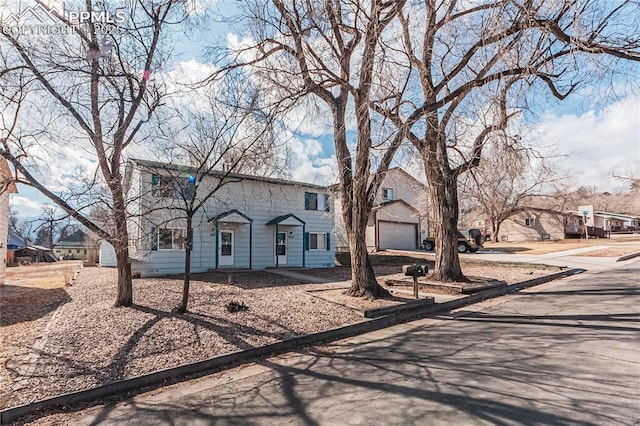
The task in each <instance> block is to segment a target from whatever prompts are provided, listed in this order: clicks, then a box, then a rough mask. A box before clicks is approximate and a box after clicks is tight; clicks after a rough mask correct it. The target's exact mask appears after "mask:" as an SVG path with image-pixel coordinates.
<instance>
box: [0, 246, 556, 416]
mask: <svg viewBox="0 0 640 426" xmlns="http://www.w3.org/2000/svg"><path fill="white" fill-rule="evenodd" d="M392 260H393V259H392V258H390V257H388V256H385V257H384V258H382V263H389V262H391V261H392ZM402 263H405V262H404V258H402V257H399V258H397V259H396V264H394V265H389V264H385V265H381V266H376V267H375V272H376V275H377V277H378V279H379V281H380V282H384V279H385V278H386V277H389V276H397V274H399V273H400V272H401V264H402ZM478 268H484V269H478ZM465 271H466V272H468V273H469V274H470V275H475V276H482V275H486V276H491V277H492V278H496V279H503V280H506V281H508V282H515V281H519V280H523V279H529V278H531V274H534V273H535V274H538V272H535V271H529V270H527V269H526V268H506V267H504V268H501V267H495V266H484V267H477V268H476V269H473V268H470V267H469V268H467V269H466V270H465ZM302 272H304V273H305V274H306V273H307V272H309V273H313V274H314V275H316V276H321V277H323V278H326V279H327V280H330V281H343V278H345V277H346V279H348V278H349V277H350V269H349V268H348V267H341V268H328V269H323V270H304V271H302ZM550 272H555V271H549V270H547V271H544V272H543V271H540V272H539V273H550ZM309 281H311V280H309ZM115 282H116V273H115V270H113V269H111V268H98V267H85V268H83V269H82V271H81V272H80V274H79V275H78V279H77V281H76V282H75V283H74V285H73V286H71V287H67V288H64V287H56V288H53V289H50V290H56V291H57V292H59V293H58V294H59V296H60V297H59V298H58V299H56V298H51V299H48V300H49V302H48V303H46V304H44V306H46V309H44V308H43V309H42V310H36V313H35V314H32V315H31V316H29V317H28V318H30V319H27V320H24V321H22V319H21V318H22V317H19V316H17V315H18V313H17V311H18V310H19V309H21V310H23V311H24V312H29V311H32V310H33V308H34V305H33V304H32V303H31V302H33V301H34V299H33V298H24V299H22V300H18V299H14V301H15V305H16V306H14V308H13V309H14V311H13V312H14V315H16V316H15V317H14V316H13V315H7V322H10V321H13V322H14V324H12V325H7V326H3V328H2V333H3V339H6V341H7V342H10V345H5V344H4V343H3V349H2V350H3V368H2V370H1V371H0V374H1V375H2V380H3V383H2V388H3V391H2V392H3V393H2V399H1V400H0V406H1V407H7V406H14V405H17V404H23V403H27V402H30V401H34V400H39V399H42V398H44V397H47V396H52V395H56V394H60V393H64V392H70V391H74V390H80V389H86V388H88V387H93V386H97V385H100V384H104V383H109V382H112V381H114V380H120V379H123V378H128V377H133V376H137V375H140V374H145V373H149V372H151V371H156V370H160V369H164V368H170V367H175V366H177V365H180V364H184V363H188V362H195V361H199V360H202V359H205V358H209V357H212V356H215V355H222V354H225V353H229V352H232V351H236V350H241V349H246V348H250V347H256V346H261V345H264V344H266V343H272V342H275V341H279V340H282V339H286V338H291V337H294V336H300V335H304V334H308V333H313V332H318V331H323V330H326V329H329V328H334V327H339V326H343V325H347V324H351V323H354V322H356V321H360V320H362V312H361V310H364V309H370V308H372V307H380V306H387V305H390V304H391V305H392V304H396V303H398V299H400V298H402V297H398V296H395V297H394V298H392V299H390V300H380V299H378V300H376V301H368V302H367V301H365V300H364V299H362V300H359V302H362V303H358V306H357V307H356V308H358V309H353V308H350V307H345V305H344V304H341V303H339V302H336V301H334V302H332V301H327V300H321V299H319V298H317V297H314V296H312V295H310V294H309V293H308V292H307V291H308V290H312V289H318V288H319V287H320V286H327V285H328V284H315V283H310V282H305V280H301V279H297V278H295V279H294V278H288V277H283V276H280V275H276V274H272V273H268V272H262V271H250V272H236V273H225V272H210V273H205V274H194V276H193V277H192V282H191V291H190V302H189V312H188V313H187V314H184V315H183V314H178V313H176V312H175V311H174V308H175V307H176V305H177V304H178V302H179V301H180V299H181V291H182V279H181V277H180V276H174V277H159V278H143V279H136V280H134V282H133V286H134V289H133V291H134V303H135V305H133V306H132V307H130V308H114V307H113V301H114V300H115ZM37 290H38V291H44V290H43V289H37ZM336 297H337V298H340V297H343V298H344V297H346V296H344V295H342V291H338V292H337V295H336ZM65 302H66V303H65ZM231 302H236V303H242V304H246V306H247V307H248V308H249V309H248V311H246V312H238V313H230V312H229V311H228V309H227V306H228V305H229V304H230V303H231ZM60 304H62V305H60ZM18 306H19V309H18ZM57 306H60V310H59V311H58V314H57V315H56V319H55V320H54V321H51V322H50V324H49V326H48V327H47V332H46V340H45V341H46V344H45V345H44V347H43V348H42V350H39V351H38V354H39V359H38V363H37V366H36V368H35V371H34V372H33V373H32V374H30V375H27V376H26V377H25V376H24V375H22V376H21V373H20V369H19V363H20V359H21V357H25V356H26V355H28V354H29V352H32V350H31V348H32V346H33V343H34V341H35V340H36V338H37V337H38V335H39V334H41V333H42V330H44V328H45V326H46V325H47V323H48V322H49V320H50V319H51V315H52V312H53V310H54V309H55V308H56V307H57ZM36 317H37V318H36ZM20 321H22V322H20ZM5 348H6V349H5ZM25 380H26V382H27V383H26V384H25V385H23V386H22V387H16V386H15V384H16V383H17V382H20V381H25Z"/></svg>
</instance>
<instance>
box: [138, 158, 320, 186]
mask: <svg viewBox="0 0 640 426" xmlns="http://www.w3.org/2000/svg"><path fill="white" fill-rule="evenodd" d="M130 161H131V162H132V163H134V164H137V165H138V166H140V167H146V168H149V169H156V170H167V171H176V172H180V173H189V172H193V171H195V168H194V167H191V166H186V165H179V164H169V163H161V162H158V161H149V160H140V159H131V160H130ZM207 176H212V177H216V178H229V179H241V180H253V181H256V182H265V183H272V184H275V185H290V186H298V187H303V188H311V189H318V190H324V191H326V190H327V189H328V187H327V186H322V185H316V184H313V183H307V182H299V181H295V180H287V179H279V178H271V177H263V176H254V175H245V174H242V173H228V172H225V171H222V170H212V171H210V172H209V173H207Z"/></svg>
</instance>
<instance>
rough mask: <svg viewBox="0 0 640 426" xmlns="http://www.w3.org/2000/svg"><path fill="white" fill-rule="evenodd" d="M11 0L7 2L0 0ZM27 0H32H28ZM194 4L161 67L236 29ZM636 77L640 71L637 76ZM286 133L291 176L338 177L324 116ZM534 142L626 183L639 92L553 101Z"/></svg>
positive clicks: (635, 141) (196, 57) (19, 198)
mask: <svg viewBox="0 0 640 426" xmlns="http://www.w3.org/2000/svg"><path fill="white" fill-rule="evenodd" d="M2 1H5V2H6V1H8V0H0V2H2ZM26 1H30V0H26ZM194 4H195V7H196V8H198V10H202V11H206V13H205V14H204V15H203V20H202V22H201V23H202V26H201V27H200V28H199V30H198V31H190V32H188V33H186V34H182V35H181V36H179V37H178V38H177V39H176V41H175V46H174V51H175V53H176V54H177V55H176V57H175V58H174V59H173V62H172V63H170V64H167V65H165V68H166V69H165V71H168V72H171V71H172V70H175V69H179V70H180V72H183V73H185V74H186V75H189V74H190V73H191V74H192V75H197V74H201V73H203V72H205V71H206V70H207V69H210V68H211V67H212V65H211V64H207V58H206V57H205V56H204V55H203V49H202V46H205V45H206V44H207V40H211V39H212V38H214V37H224V38H228V39H233V31H234V29H233V27H229V26H228V25H226V24H223V23H221V22H220V21H219V20H218V19H216V16H219V14H225V15H229V14H232V13H233V10H234V8H235V2H234V0H220V1H218V2H215V1H214V0H194ZM638 80H639V81H640V76H639V78H638ZM289 120H290V123H288V124H290V126H289V127H290V128H294V129H295V131H294V132H292V134H291V138H290V139H291V145H290V149H291V153H292V158H291V164H292V169H291V177H292V179H294V180H300V181H304V182H311V183H316V184H331V183H335V182H336V180H337V177H336V176H337V174H336V167H335V159H334V149H333V142H332V137H331V133H330V129H331V127H330V125H329V121H328V120H327V119H326V117H319V116H317V115H316V116H312V117H311V118H310V117H309V116H307V114H306V113H305V112H304V111H298V112H297V114H294V116H293V117H290V118H289ZM534 128H535V130H536V131H535V133H536V134H538V135H539V136H538V138H540V139H539V140H531V141H529V142H530V143H531V144H533V145H539V146H551V147H553V148H554V150H555V152H556V153H559V154H563V157H561V160H560V161H559V163H561V164H562V167H563V170H564V171H566V173H567V174H568V175H570V176H572V178H574V179H575V181H576V183H577V184H578V185H582V186H594V187H597V188H598V189H600V190H602V191H610V192H615V191H619V190H621V189H623V184H622V183H621V182H620V180H617V179H615V178H613V177H612V174H613V173H616V174H620V175H631V174H634V175H635V176H638V175H640V97H638V96H637V95H636V96H633V95H630V96H627V97H622V98H620V99H616V100H612V101H609V102H608V103H602V102H599V103H597V104H595V103H591V102H590V99H589V98H588V97H585V96H584V95H581V94H580V93H578V94H576V95H573V96H571V97H569V98H568V99H567V100H565V101H564V102H562V103H554V104H550V105H548V106H547V107H546V110H544V111H543V112H542V113H541V114H539V117H538V121H537V122H536V123H534ZM78 162H80V163H81V164H84V165H85V166H91V164H95V163H94V160H93V159H92V157H91V155H90V154H89V153H88V152H87V151H78V150H77V149H75V148H74V147H73V146H68V147H66V148H65V149H63V150H62V151H61V152H58V153H57V154H56V158H55V159H52V161H50V162H49V163H50V164H49V168H50V170H49V171H48V172H49V173H50V175H51V176H57V177H58V178H59V179H58V182H59V185H61V186H62V187H63V186H64V185H65V184H66V183H65V182H68V181H70V180H73V173H74V172H73V166H72V165H73V164H77V163H78ZM48 204H51V202H50V201H48V200H47V199H46V198H44V197H43V196H42V195H40V194H39V193H38V192H37V191H36V190H34V189H32V188H28V187H25V186H23V185H20V186H19V193H18V194H15V195H13V196H12V200H11V205H12V207H13V208H14V209H15V210H18V211H20V215H21V216H22V217H25V218H35V217H38V216H39V214H40V211H41V209H42V207H43V206H44V205H48Z"/></svg>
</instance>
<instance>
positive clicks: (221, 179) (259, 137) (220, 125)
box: [143, 79, 287, 313]
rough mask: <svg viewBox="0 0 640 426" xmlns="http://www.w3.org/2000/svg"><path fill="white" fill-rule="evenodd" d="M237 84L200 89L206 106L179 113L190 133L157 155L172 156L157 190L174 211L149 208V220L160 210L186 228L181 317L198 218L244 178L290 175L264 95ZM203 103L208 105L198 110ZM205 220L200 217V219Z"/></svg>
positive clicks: (173, 137) (178, 135)
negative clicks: (222, 192) (221, 193)
mask: <svg viewBox="0 0 640 426" xmlns="http://www.w3.org/2000/svg"><path fill="white" fill-rule="evenodd" d="M233 80H234V81H233V82H232V83H233V84H231V83H230V82H229V81H228V80H227V83H226V84H225V83H222V86H224V87H222V88H220V87H215V88H214V87H212V86H211V87H208V88H200V89H198V90H197V91H198V92H203V91H204V92H206V93H204V94H201V96H197V95H196V96H195V98H198V99H199V100H200V101H201V102H198V101H195V100H194V102H193V103H192V104H191V105H190V106H189V105H180V108H177V111H176V113H177V116H179V121H180V122H181V123H182V124H181V125H176V126H175V127H174V128H184V130H182V131H179V132H171V133H170V134H169V135H168V140H166V141H165V142H164V143H163V146H159V149H158V150H157V152H165V153H167V155H166V157H168V158H160V159H161V160H164V162H162V163H158V164H157V167H156V170H157V171H160V172H162V174H160V175H159V176H158V182H157V185H158V188H156V190H157V191H165V192H168V193H169V195H170V197H169V199H170V201H169V203H170V206H165V205H160V206H159V205H157V204H155V203H154V205H148V206H147V207H146V208H145V209H144V210H145V213H144V215H143V216H146V215H149V213H151V212H153V211H159V212H160V215H159V217H160V218H161V221H163V222H164V223H166V222H167V221H176V220H178V221H181V222H183V223H184V224H185V230H186V232H185V235H184V251H185V261H184V281H183V292H182V301H181V303H180V305H179V306H178V307H177V308H176V310H177V311H178V312H181V313H184V312H186V311H187V305H188V301H189V286H190V279H191V250H192V247H191V244H192V241H193V230H194V225H195V223H194V221H196V220H198V215H197V214H198V213H199V212H200V211H201V210H204V209H206V206H207V204H208V203H209V201H210V200H211V199H212V198H214V197H215V195H216V194H217V193H218V192H219V191H220V190H221V189H222V188H223V187H224V186H226V185H227V184H228V183H231V182H240V181H241V180H242V175H240V174H239V173H246V174H252V175H261V176H275V175H281V174H284V173H286V172H287V170H286V169H285V168H283V167H282V165H283V164H285V163H286V162H285V161H280V160H282V156H279V155H278V152H279V142H278V140H277V138H276V137H275V134H274V131H273V118H272V117H271V116H270V114H269V112H268V111H265V110H263V109H261V108H260V100H259V97H260V96H259V93H258V92H256V91H255V90H252V88H251V87H250V84H249V83H248V82H240V81H238V80H237V79H233ZM189 99H191V98H189ZM199 103H203V105H201V106H200V107H197V104H199ZM174 118H175V117H174ZM204 218H205V215H200V216H199V219H200V220H204ZM161 224H162V223H155V224H154V225H156V226H157V225H161ZM156 229H157V228H156ZM151 238H152V239H153V238H158V237H157V236H156V235H152V236H151Z"/></svg>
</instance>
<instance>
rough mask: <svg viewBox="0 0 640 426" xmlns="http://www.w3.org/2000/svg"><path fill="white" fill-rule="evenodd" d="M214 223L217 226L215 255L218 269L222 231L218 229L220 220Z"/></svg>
mask: <svg viewBox="0 0 640 426" xmlns="http://www.w3.org/2000/svg"><path fill="white" fill-rule="evenodd" d="M213 223H214V225H215V226H216V248H215V253H216V269H218V239H219V238H220V230H219V229H218V219H216V220H215V221H214V222H213Z"/></svg>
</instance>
